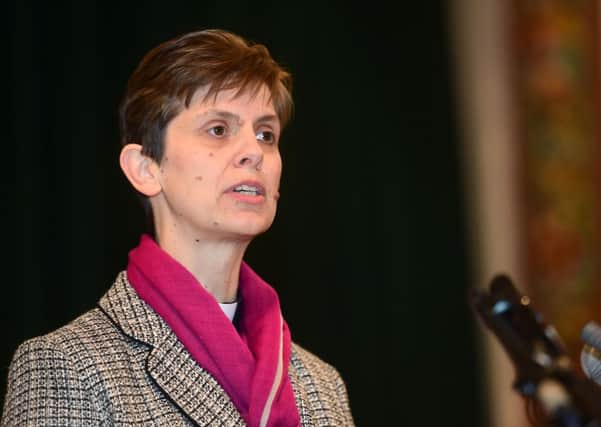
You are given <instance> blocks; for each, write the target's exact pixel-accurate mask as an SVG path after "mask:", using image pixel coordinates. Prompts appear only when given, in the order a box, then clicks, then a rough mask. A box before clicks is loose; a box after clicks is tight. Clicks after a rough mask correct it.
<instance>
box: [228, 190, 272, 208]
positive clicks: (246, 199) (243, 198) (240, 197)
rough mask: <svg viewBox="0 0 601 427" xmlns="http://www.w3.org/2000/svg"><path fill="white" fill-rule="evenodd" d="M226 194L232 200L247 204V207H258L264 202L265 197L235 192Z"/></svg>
mask: <svg viewBox="0 0 601 427" xmlns="http://www.w3.org/2000/svg"><path fill="white" fill-rule="evenodd" d="M228 194H229V195H230V196H231V197H232V198H233V199H235V200H237V201H239V202H242V203H247V204H249V205H260V204H261V203H263V202H264V201H265V196H263V195H257V196H250V195H248V194H241V193H236V192H235V191H232V192H229V193H228Z"/></svg>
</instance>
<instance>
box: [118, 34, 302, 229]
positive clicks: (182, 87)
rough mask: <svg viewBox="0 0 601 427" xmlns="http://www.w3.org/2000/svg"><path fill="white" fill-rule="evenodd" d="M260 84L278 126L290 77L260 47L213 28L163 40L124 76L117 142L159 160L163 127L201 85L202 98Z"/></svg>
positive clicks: (288, 109) (285, 116)
mask: <svg viewBox="0 0 601 427" xmlns="http://www.w3.org/2000/svg"><path fill="white" fill-rule="evenodd" d="M263 86H266V87H267V89H268V90H269V93H270V96H271V98H270V100H271V101H272V102H273V106H274V108H275V111H276V114H277V115H278V118H279V120H280V125H281V127H282V129H283V128H284V126H285V125H286V123H287V122H288V121H289V119H290V116H291V114H292V77H291V75H290V74H289V73H288V72H287V71H286V70H284V69H283V68H282V67H281V66H280V65H279V64H278V63H277V62H276V61H275V60H274V59H273V58H272V57H271V55H270V53H269V51H268V50H267V48H266V47H265V46H263V45H261V44H255V43H251V42H249V41H247V40H245V39H243V38H242V37H240V36H237V35H236V34H233V33H231V32H228V31H225V30H218V29H210V30H203V31H196V32H192V33H188V34H184V35H182V36H180V37H177V38H175V39H172V40H169V41H167V42H164V43H162V44H160V45H158V46H157V47H155V48H154V49H152V50H151V51H150V52H148V53H147V54H146V55H145V56H144V58H142V61H141V62H140V64H139V65H138V66H137V68H136V69H135V70H134V72H133V73H132V75H131V77H130V78H129V81H128V83H127V90H126V92H125V96H124V97H123V101H122V102H121V106H120V108H119V124H120V127H121V143H122V145H126V144H130V143H134V144H140V145H141V146H142V153H143V154H144V155H146V156H148V157H150V158H152V159H153V160H155V161H156V162H157V163H160V162H161V160H162V159H163V152H164V148H165V147H164V136H165V130H166V128H167V125H168V124H169V122H170V121H171V120H172V119H173V118H174V117H175V116H177V114H179V112H180V111H182V109H183V108H185V107H186V108H187V107H188V106H189V105H190V102H191V100H192V97H193V96H194V94H195V93H196V92H197V90H198V89H200V88H206V89H207V92H206V94H205V95H204V98H203V100H206V99H208V98H209V97H213V98H216V97H217V95H218V94H219V92H221V91H223V90H229V89H234V90H237V93H236V94H237V95H241V94H242V93H245V92H248V91H250V92H251V93H254V94H256V93H258V91H259V90H260V89H261V87H263ZM142 204H143V206H144V210H145V211H146V216H147V220H148V222H149V227H148V228H149V230H148V231H149V232H150V233H153V232H154V224H153V218H152V208H151V206H150V202H149V200H148V199H147V198H146V197H142Z"/></svg>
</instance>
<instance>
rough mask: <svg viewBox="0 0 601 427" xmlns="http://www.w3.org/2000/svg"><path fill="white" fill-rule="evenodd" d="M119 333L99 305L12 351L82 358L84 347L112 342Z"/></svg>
mask: <svg viewBox="0 0 601 427" xmlns="http://www.w3.org/2000/svg"><path fill="white" fill-rule="evenodd" d="M121 336H122V334H120V333H119V331H118V330H117V328H116V327H115V325H114V324H113V323H112V322H111V321H110V320H109V319H108V318H107V316H106V315H105V314H104V313H103V312H102V311H101V310H100V309H98V308H93V309H91V310H90V311H88V312H86V313H84V314H82V315H81V316H79V317H77V318H76V319H74V320H73V321H71V322H69V323H68V324H66V325H64V326H62V327H60V328H58V329H56V330H54V331H52V332H49V333H47V334H44V335H40V336H37V337H33V338H30V339H27V340H26V341H24V342H23V343H22V344H21V345H20V346H19V347H18V348H17V351H16V352H15V355H16V356H18V355H20V354H23V353H32V352H36V353H38V352H46V353H47V354H48V355H50V354H55V355H56V356H57V357H64V358H68V359H72V358H74V357H75V356H77V357H76V358H77V359H81V358H82V357H84V358H85V355H84V353H86V349H91V348H93V349H96V351H98V348H99V347H103V346H106V345H110V344H111V342H112V343H113V344H114V341H115V340H119V339H120V337H121ZM99 337H102V339H99Z"/></svg>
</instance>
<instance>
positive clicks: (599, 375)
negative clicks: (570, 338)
mask: <svg viewBox="0 0 601 427" xmlns="http://www.w3.org/2000/svg"><path fill="white" fill-rule="evenodd" d="M581 337H582V341H584V347H583V348H582V352H581V353H580V364H581V366H582V370H583V371H584V373H585V374H586V376H587V377H589V378H590V379H591V380H593V381H594V382H596V383H597V384H599V385H601V326H599V325H598V324H597V323H595V322H589V323H587V324H586V325H585V326H584V328H583V329H582V334H581Z"/></svg>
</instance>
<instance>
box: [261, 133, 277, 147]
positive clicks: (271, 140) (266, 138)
mask: <svg viewBox="0 0 601 427" xmlns="http://www.w3.org/2000/svg"><path fill="white" fill-rule="evenodd" d="M257 139H258V140H259V141H263V142H264V143H266V144H275V143H276V142H277V139H276V137H275V133H273V132H271V131H269V130H264V131H261V132H258V133H257Z"/></svg>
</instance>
